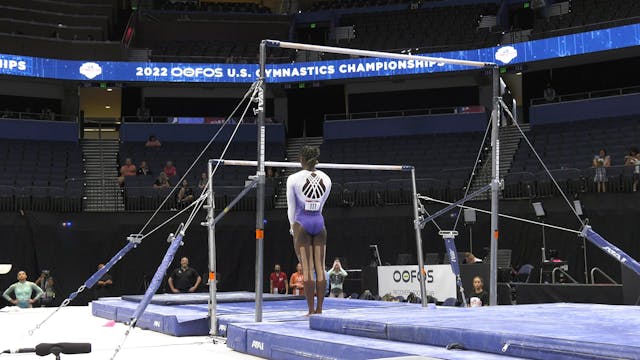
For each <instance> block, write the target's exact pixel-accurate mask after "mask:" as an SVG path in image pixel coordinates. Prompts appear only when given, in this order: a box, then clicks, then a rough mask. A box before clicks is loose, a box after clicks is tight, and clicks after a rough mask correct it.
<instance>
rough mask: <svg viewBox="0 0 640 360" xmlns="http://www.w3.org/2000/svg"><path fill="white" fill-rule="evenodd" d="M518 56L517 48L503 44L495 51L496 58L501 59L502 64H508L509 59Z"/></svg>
mask: <svg viewBox="0 0 640 360" xmlns="http://www.w3.org/2000/svg"><path fill="white" fill-rule="evenodd" d="M517 56H518V50H516V48H514V47H513V46H503V47H501V48H499V49H498V51H496V59H498V60H500V61H502V63H504V64H508V63H510V62H511V60H513V59H515V58H516V57H517Z"/></svg>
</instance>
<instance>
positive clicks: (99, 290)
mask: <svg viewBox="0 0 640 360" xmlns="http://www.w3.org/2000/svg"><path fill="white" fill-rule="evenodd" d="M103 267H104V264H98V270H100V269H102V268H103ZM112 285H113V279H112V278H111V275H109V274H108V273H107V274H104V275H102V277H101V278H100V280H98V282H97V283H96V285H95V287H94V290H93V291H94V297H95V298H96V299H99V298H101V297H109V296H111V286H112Z"/></svg>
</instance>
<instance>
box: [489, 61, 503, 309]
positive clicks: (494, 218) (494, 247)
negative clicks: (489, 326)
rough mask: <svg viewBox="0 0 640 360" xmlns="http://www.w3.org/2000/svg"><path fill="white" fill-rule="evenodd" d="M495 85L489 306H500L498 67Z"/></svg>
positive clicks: (495, 74)
mask: <svg viewBox="0 0 640 360" xmlns="http://www.w3.org/2000/svg"><path fill="white" fill-rule="evenodd" d="M491 71H492V74H491V78H492V83H493V84H492V85H493V92H492V93H493V99H492V103H493V110H492V112H491V152H492V154H491V235H490V236H491V240H490V243H491V252H490V254H491V264H490V267H491V275H490V280H489V305H492V306H493V305H498V236H499V232H498V190H499V187H500V164H499V161H500V139H499V138H498V130H499V124H500V74H499V73H498V67H497V66H493V67H491Z"/></svg>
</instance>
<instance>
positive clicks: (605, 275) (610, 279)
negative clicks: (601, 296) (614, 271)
mask: <svg viewBox="0 0 640 360" xmlns="http://www.w3.org/2000/svg"><path fill="white" fill-rule="evenodd" d="M596 271H597V272H599V273H600V275H602V276H604V277H605V278H607V280H609V281H610V282H611V283H612V284H615V285H618V282H616V281H615V280H613V279H612V278H611V276H609V275H607V273H606V272H604V271H603V270H602V269H600V268H599V267H597V266H595V267H594V268H593V269H591V283H592V284H595V283H596V281H595V279H594V277H593V275H594V274H595V272H596Z"/></svg>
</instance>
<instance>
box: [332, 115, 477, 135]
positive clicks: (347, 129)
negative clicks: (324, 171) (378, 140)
mask: <svg viewBox="0 0 640 360" xmlns="http://www.w3.org/2000/svg"><path fill="white" fill-rule="evenodd" d="M486 127H487V115H486V114H485V113H483V112H482V113H468V114H442V115H421V116H401V117H400V116H399V117H389V118H377V119H359V120H337V121H325V122H324V134H323V136H324V139H325V140H330V139H351V138H367V137H385V136H410V135H422V134H445V133H461V132H474V131H484V130H485V128H486Z"/></svg>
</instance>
